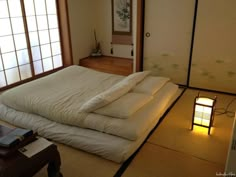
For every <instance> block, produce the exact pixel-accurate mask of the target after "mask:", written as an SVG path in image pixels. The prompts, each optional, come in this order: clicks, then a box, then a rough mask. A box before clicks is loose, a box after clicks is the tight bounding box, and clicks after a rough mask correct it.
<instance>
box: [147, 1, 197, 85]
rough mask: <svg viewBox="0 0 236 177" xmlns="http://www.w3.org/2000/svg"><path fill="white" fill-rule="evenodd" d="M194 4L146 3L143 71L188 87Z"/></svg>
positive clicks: (171, 2)
mask: <svg viewBox="0 0 236 177" xmlns="http://www.w3.org/2000/svg"><path fill="white" fill-rule="evenodd" d="M194 8H195V0H146V1H145V22H144V23H145V24H144V34H145V36H144V60H143V68H144V70H151V71H152V74H153V75H158V76H165V77H170V78H171V79H172V80H173V81H174V82H175V83H178V84H183V85H186V84H187V76H188V65H189V55H190V46H191V37H192V26H193V16H194Z"/></svg>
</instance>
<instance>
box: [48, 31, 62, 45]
mask: <svg viewBox="0 0 236 177" xmlns="http://www.w3.org/2000/svg"><path fill="white" fill-rule="evenodd" d="M50 39H51V42H58V41H60V38H59V29H51V30H50Z"/></svg>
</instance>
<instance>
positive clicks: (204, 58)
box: [190, 0, 236, 93]
mask: <svg viewBox="0 0 236 177" xmlns="http://www.w3.org/2000/svg"><path fill="white" fill-rule="evenodd" d="M235 9H236V1H235V0H227V1H223V0H199V1H198V11H197V20H196V31H195V37H194V48H193V57H192V66H191V75H190V86H192V87H198V88H204V89H210V90H217V91H224V92H230V93H236V10H235Z"/></svg>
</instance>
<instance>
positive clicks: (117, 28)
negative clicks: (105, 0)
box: [111, 0, 132, 35]
mask: <svg viewBox="0 0 236 177" xmlns="http://www.w3.org/2000/svg"><path fill="white" fill-rule="evenodd" d="M111 2H112V34H113V35H131V34H132V0H111Z"/></svg>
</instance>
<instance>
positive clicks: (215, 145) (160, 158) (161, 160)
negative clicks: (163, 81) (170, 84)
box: [35, 89, 236, 177]
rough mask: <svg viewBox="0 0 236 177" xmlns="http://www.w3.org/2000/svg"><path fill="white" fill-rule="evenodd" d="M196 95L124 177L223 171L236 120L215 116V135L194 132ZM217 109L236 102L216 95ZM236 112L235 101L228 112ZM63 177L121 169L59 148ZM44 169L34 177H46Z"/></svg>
mask: <svg viewBox="0 0 236 177" xmlns="http://www.w3.org/2000/svg"><path fill="white" fill-rule="evenodd" d="M197 94H198V91H197V90H190V89H187V90H186V91H185V93H184V94H183V95H182V97H181V98H180V99H179V100H178V102H177V103H176V104H175V105H174V107H173V108H172V109H171V110H170V111H169V113H168V114H167V115H166V117H165V118H164V120H163V121H162V123H161V124H160V125H159V126H158V127H157V129H156V130H155V131H154V132H153V133H152V135H151V136H150V137H149V138H148V139H147V141H146V143H145V144H144V145H143V147H142V148H141V149H140V151H139V152H138V153H137V155H136V156H135V158H134V159H133V160H132V162H131V163H130V164H129V165H128V167H127V169H126V170H125V171H124V173H123V175H122V177H215V176H216V173H218V172H223V171H224V168H225V161H226V157H227V151H228V146H229V140H230V136H231V131H232V125H233V120H234V118H233V117H228V116H226V115H225V114H224V115H220V116H216V117H215V121H214V128H213V129H212V132H211V135H207V132H204V130H199V129H198V130H197V129H195V130H194V131H190V125H191V118H192V110H193V101H194V98H195V96H196V95H197ZM201 94H202V95H205V96H210V97H214V96H215V95H216V96H217V97H218V99H217V104H216V107H217V108H225V107H226V106H227V104H228V103H229V102H230V101H231V100H232V99H233V98H235V97H233V96H229V95H223V94H218V93H211V92H201ZM229 110H230V111H235V110H236V101H235V102H233V104H232V105H231V106H230V107H229ZM57 145H58V149H59V151H60V154H61V160H62V166H61V171H62V173H63V175H64V177H112V176H114V175H115V174H116V172H117V171H118V170H119V168H120V167H121V164H117V163H114V162H111V161H109V160H105V159H102V158H100V157H98V156H96V155H92V154H88V153H86V152H83V151H79V150H76V149H73V148H70V147H68V146H65V145H61V144H57ZM46 176H47V173H46V168H43V169H42V170H41V171H40V172H39V173H38V174H36V175H35V177H46Z"/></svg>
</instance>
